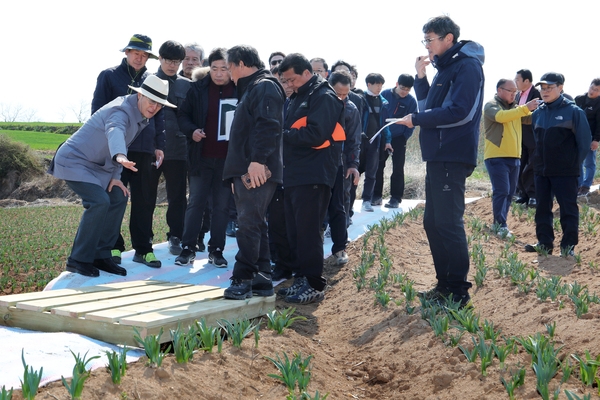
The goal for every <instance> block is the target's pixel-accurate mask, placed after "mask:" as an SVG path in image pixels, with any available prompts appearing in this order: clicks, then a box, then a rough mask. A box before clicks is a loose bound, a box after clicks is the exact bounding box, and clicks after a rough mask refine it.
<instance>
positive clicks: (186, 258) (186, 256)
mask: <svg viewBox="0 0 600 400" xmlns="http://www.w3.org/2000/svg"><path fill="white" fill-rule="evenodd" d="M195 259H196V252H195V251H194V250H192V249H190V248H189V247H188V246H185V247H184V248H183V249H182V250H181V254H179V256H178V257H177V258H176V259H175V264H177V265H188V264H189V263H193V262H194V260H195Z"/></svg>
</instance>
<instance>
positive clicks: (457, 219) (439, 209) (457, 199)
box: [423, 161, 474, 295]
mask: <svg viewBox="0 0 600 400" xmlns="http://www.w3.org/2000/svg"><path fill="white" fill-rule="evenodd" d="M473 169H474V166H472V165H468V164H463V163H456V162H431V161H429V162H427V175H426V177H425V215H424V216H423V227H424V228H425V233H426V234H427V239H428V240H429V248H430V249H431V256H432V257H433V263H434V265H435V272H436V278H437V281H438V287H440V288H442V289H444V290H446V291H449V292H451V293H453V294H456V295H466V294H468V291H469V288H470V287H471V286H472V285H471V283H470V282H469V281H468V280H467V274H468V273H469V249H468V247H467V236H466V234H465V226H464V221H463V215H464V212H465V181H466V179H467V177H468V176H470V175H471V173H472V172H473Z"/></svg>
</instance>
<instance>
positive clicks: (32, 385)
mask: <svg viewBox="0 0 600 400" xmlns="http://www.w3.org/2000/svg"><path fill="white" fill-rule="evenodd" d="M295 311H296V309H295V308H293V307H290V308H286V309H283V310H276V309H275V310H272V311H271V312H269V313H267V324H266V325H267V328H268V329H270V330H274V331H276V332H277V333H278V334H283V332H284V331H285V330H286V329H287V328H289V327H290V326H291V325H292V324H293V323H294V322H295V321H299V320H305V319H306V318H305V317H303V316H294V313H295ZM217 323H218V327H215V326H210V325H208V324H207V323H206V320H205V319H204V318H203V319H201V320H200V321H196V322H195V323H194V324H193V325H192V326H189V327H188V328H187V329H184V328H182V326H181V325H178V326H177V329H174V330H171V332H170V333H171V338H172V342H171V343H170V344H169V345H167V346H166V347H164V346H162V345H161V340H160V339H161V336H162V335H163V333H164V332H163V329H162V328H161V330H160V332H159V333H158V335H148V336H146V337H144V338H142V337H141V335H140V333H139V331H138V330H137V329H135V328H134V332H135V335H134V340H135V341H136V342H138V343H139V344H140V346H141V347H143V348H144V351H145V353H146V356H147V358H148V360H147V366H149V367H152V368H159V367H161V365H162V363H163V360H164V358H165V357H166V356H167V354H169V353H170V352H171V349H172V353H173V354H174V357H175V361H176V362H177V363H179V364H185V363H188V362H190V361H192V359H193V357H194V355H195V354H197V353H198V352H207V353H212V352H213V351H214V349H215V346H216V350H217V352H218V353H221V352H222V348H223V343H224V342H225V341H229V342H231V345H232V346H233V347H237V348H241V347H242V342H243V341H244V339H246V338H247V337H249V336H252V337H253V339H254V348H258V343H259V340H260V331H259V330H260V326H261V324H262V319H260V320H254V321H251V320H249V319H237V320H235V321H233V322H232V321H228V320H225V319H222V320H219V321H217ZM128 350H129V349H128V348H127V346H124V347H122V348H121V351H120V352H116V351H110V352H108V351H107V352H106V356H107V358H108V365H107V369H108V371H109V372H110V376H111V380H112V382H113V383H114V384H115V385H119V384H120V383H121V380H122V378H123V377H124V376H125V374H126V372H127V360H126V356H127V352H128ZM71 353H72V354H73V357H74V358H75V366H74V367H73V373H72V378H71V379H70V381H68V380H67V379H65V378H64V377H61V378H62V383H63V385H64V386H65V388H66V389H67V392H68V393H69V395H70V397H71V399H73V400H74V399H81V396H82V393H83V388H84V384H85V381H86V380H87V379H88V378H89V377H90V374H91V370H89V369H87V365H88V363H89V362H90V361H92V360H94V359H97V358H100V356H95V357H91V358H89V359H88V358H87V353H86V354H85V355H84V356H83V358H82V357H81V356H80V355H79V354H74V353H73V352H71ZM282 357H283V358H282ZM265 358H266V359H267V360H269V361H271V362H272V363H273V365H274V366H275V367H276V368H277V369H278V371H279V374H269V375H268V376H269V377H271V378H274V379H276V380H279V381H281V382H282V383H283V384H284V385H285V386H286V388H287V389H288V395H287V397H286V400H323V399H326V398H327V396H328V393H327V394H324V395H323V394H320V393H319V391H318V390H317V391H316V393H315V394H314V395H313V396H311V395H310V394H309V393H308V392H307V390H308V385H309V383H310V379H311V376H312V372H311V370H312V366H311V359H312V355H309V356H308V357H306V358H303V357H302V354H301V353H294V354H293V355H292V356H291V357H290V356H289V355H288V354H287V353H286V352H282V355H281V356H280V355H279V354H278V353H277V354H275V358H272V357H266V356H265ZM21 359H22V362H23V367H24V373H23V379H22V380H21V390H22V394H23V398H24V399H28V400H31V399H34V398H35V396H36V394H37V391H38V389H39V384H40V381H41V379H42V374H43V370H44V369H43V367H42V368H40V369H39V370H34V369H33V367H31V366H29V365H27V363H26V362H25V357H24V354H23V353H22V355H21ZM12 395H13V389H12V388H11V389H10V390H8V389H6V387H4V386H2V388H0V400H10V399H12Z"/></svg>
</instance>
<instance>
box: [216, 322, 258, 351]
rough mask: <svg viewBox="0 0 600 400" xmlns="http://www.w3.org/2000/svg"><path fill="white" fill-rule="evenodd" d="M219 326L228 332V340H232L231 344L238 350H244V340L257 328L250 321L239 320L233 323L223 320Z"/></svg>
mask: <svg viewBox="0 0 600 400" xmlns="http://www.w3.org/2000/svg"><path fill="white" fill-rule="evenodd" d="M218 324H219V326H220V327H221V328H223V329H224V330H225V332H227V337H228V340H231V344H232V345H233V346H234V347H237V348H242V342H243V341H244V338H245V337H246V336H248V335H249V334H251V333H252V331H253V330H254V327H255V326H256V324H254V323H252V322H251V321H250V320H249V319H237V320H235V321H234V322H233V323H231V322H230V321H227V320H226V319H222V320H220V321H218Z"/></svg>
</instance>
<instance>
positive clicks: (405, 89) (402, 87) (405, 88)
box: [398, 85, 412, 92]
mask: <svg viewBox="0 0 600 400" xmlns="http://www.w3.org/2000/svg"><path fill="white" fill-rule="evenodd" d="M398 89H400V90H403V91H405V92H410V89H412V88H409V87H406V86H402V85H398Z"/></svg>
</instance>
